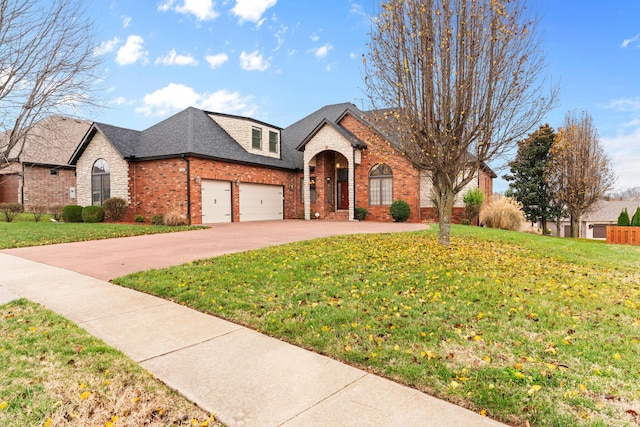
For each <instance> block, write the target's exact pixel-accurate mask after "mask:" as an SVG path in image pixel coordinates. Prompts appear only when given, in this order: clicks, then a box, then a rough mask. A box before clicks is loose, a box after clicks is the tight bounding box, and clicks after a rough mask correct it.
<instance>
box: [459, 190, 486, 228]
mask: <svg viewBox="0 0 640 427" xmlns="http://www.w3.org/2000/svg"><path fill="white" fill-rule="evenodd" d="M462 201H463V202H464V212H465V217H466V220H467V221H468V222H469V224H471V223H472V222H473V220H474V219H475V217H477V216H478V215H480V209H481V208H482V203H484V192H483V191H482V190H481V189H479V188H472V189H469V190H468V191H467V192H466V193H464V195H463V196H462Z"/></svg>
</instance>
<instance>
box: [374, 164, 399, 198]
mask: <svg viewBox="0 0 640 427" xmlns="http://www.w3.org/2000/svg"><path fill="white" fill-rule="evenodd" d="M391 202H393V172H392V171H391V167H389V165H387V164H385V163H380V164H377V165H375V166H374V167H372V168H371V170H370V171H369V206H388V205H391Z"/></svg>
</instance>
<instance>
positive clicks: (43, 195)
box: [0, 116, 91, 210]
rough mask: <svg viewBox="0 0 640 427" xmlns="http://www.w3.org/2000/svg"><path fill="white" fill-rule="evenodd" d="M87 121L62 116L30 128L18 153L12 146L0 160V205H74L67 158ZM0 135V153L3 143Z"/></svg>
mask: <svg viewBox="0 0 640 427" xmlns="http://www.w3.org/2000/svg"><path fill="white" fill-rule="evenodd" d="M90 126H91V122H89V121H86V120H77V119H73V118H69V117H63V116H50V117H47V118H45V119H43V120H41V121H39V122H37V123H36V124H34V125H33V127H32V129H31V130H30V131H29V134H28V135H27V137H26V139H25V142H24V146H23V149H22V153H20V154H19V155H18V151H19V150H18V147H16V148H15V149H14V150H13V151H12V152H11V154H10V155H9V157H8V158H4V157H2V158H0V162H3V163H4V164H3V165H2V167H0V203H2V202H11V203H21V204H22V205H23V206H24V208H25V209H26V210H29V209H30V208H32V207H33V206H44V207H48V206H54V205H59V206H60V205H67V204H75V203H76V200H75V187H76V176H75V167H74V166H71V165H69V164H68V160H69V157H70V156H71V154H72V153H73V152H74V150H75V149H76V147H77V146H78V143H79V141H80V140H81V139H82V137H83V136H84V135H85V133H86V132H87V130H88V129H89V127H90ZM7 138H8V137H7V135H6V134H2V135H0V151H2V146H6V144H7Z"/></svg>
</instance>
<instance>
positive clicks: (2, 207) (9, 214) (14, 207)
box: [0, 203, 22, 222]
mask: <svg viewBox="0 0 640 427" xmlns="http://www.w3.org/2000/svg"><path fill="white" fill-rule="evenodd" d="M20 212H22V205H21V204H20V203H0V213H1V214H2V216H3V217H4V220H5V221H7V222H11V221H13V219H14V218H15V217H16V216H17V215H18V214H19V213H20Z"/></svg>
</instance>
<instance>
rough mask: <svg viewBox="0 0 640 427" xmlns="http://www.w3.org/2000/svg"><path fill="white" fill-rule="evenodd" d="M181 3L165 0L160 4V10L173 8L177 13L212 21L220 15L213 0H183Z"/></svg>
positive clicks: (164, 10) (199, 19) (165, 10)
mask: <svg viewBox="0 0 640 427" xmlns="http://www.w3.org/2000/svg"><path fill="white" fill-rule="evenodd" d="M181 3H182V4H176V2H175V1H174V0H165V1H164V2H162V3H160V4H158V10H159V11H160V12H167V11H169V10H173V11H174V12H176V13H182V14H184V15H193V16H195V17H196V19H197V20H198V21H211V20H214V19H216V18H217V17H218V15H220V14H219V13H218V11H216V10H215V3H214V2H213V0H183V1H182V2H181Z"/></svg>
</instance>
